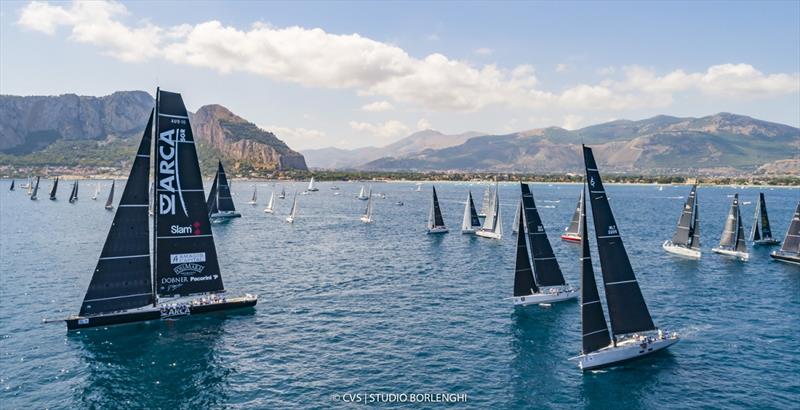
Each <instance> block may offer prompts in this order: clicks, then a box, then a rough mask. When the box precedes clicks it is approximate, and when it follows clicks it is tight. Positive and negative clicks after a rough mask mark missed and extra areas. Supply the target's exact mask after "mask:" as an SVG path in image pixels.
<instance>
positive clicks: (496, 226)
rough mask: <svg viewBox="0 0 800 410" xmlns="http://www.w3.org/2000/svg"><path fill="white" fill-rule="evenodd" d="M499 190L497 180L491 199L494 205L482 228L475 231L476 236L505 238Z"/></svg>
mask: <svg viewBox="0 0 800 410" xmlns="http://www.w3.org/2000/svg"><path fill="white" fill-rule="evenodd" d="M497 191H498V190H497V182H495V189H494V197H493V198H492V200H491V204H492V206H491V208H489V211H488V213H487V214H486V219H484V221H483V226H482V227H481V229H478V230H477V231H475V236H480V237H481V238H489V239H502V238H503V221H502V217H503V216H502V213H501V212H500V198H499V197H498V193H497Z"/></svg>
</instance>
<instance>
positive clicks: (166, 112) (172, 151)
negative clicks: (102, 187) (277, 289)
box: [65, 90, 258, 330]
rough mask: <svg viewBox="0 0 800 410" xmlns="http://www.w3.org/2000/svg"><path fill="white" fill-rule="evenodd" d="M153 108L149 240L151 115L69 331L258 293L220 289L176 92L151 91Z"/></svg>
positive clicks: (211, 308) (237, 302)
mask: <svg viewBox="0 0 800 410" xmlns="http://www.w3.org/2000/svg"><path fill="white" fill-rule="evenodd" d="M155 111H156V113H157V118H156V121H157V122H156V125H155V127H156V132H155V133H154V135H156V136H158V140H157V141H156V142H155V145H156V147H154V150H153V151H154V152H155V155H157V156H158V157H159V158H158V159H157V160H156V161H154V163H155V170H154V171H155V174H156V175H155V176H156V180H157V181H159V185H158V189H157V190H156V195H158V197H159V198H158V200H157V201H156V203H157V204H158V209H157V212H156V215H155V217H154V218H153V230H152V235H153V236H152V242H151V238H150V237H149V234H150V228H149V225H150V224H149V222H148V216H147V211H146V210H147V207H148V195H147V181H148V179H149V169H150V165H149V162H150V161H149V157H150V154H151V149H150V146H151V137H150V135H151V132H152V127H153V120H154V118H153V117H154V116H153V114H152V113H151V115H150V120H149V121H148V125H147V128H146V130H145V132H144V135H143V137H142V142H141V143H140V145H139V150H138V152H137V155H136V158H135V159H134V162H133V167H132V168H131V173H130V176H129V178H128V182H127V183H126V184H125V189H124V191H123V194H122V198H121V200H120V206H119V209H118V210H117V211H116V213H115V215H114V222H113V223H112V224H111V228H110V230H109V233H108V237H107V238H106V243H105V246H104V247H103V250H102V253H101V254H100V258H99V259H98V262H97V267H96V268H95V270H94V272H93V274H92V279H91V282H90V284H89V286H88V289H87V291H86V296H85V297H84V300H83V303H82V305H81V309H80V313H79V314H78V315H72V316H70V317H69V318H67V319H66V320H65V321H66V322H67V329H69V330H75V329H81V328H88V327H96V326H108V325H114V324H122V323H130V322H142V321H149V320H159V319H165V318H171V317H176V316H190V315H191V316H194V315H197V314H201V313H209V312H215V311H222V310H229V309H236V308H245V307H252V306H255V304H256V303H257V301H258V297H257V296H252V295H245V296H243V297H230V296H227V295H226V294H225V293H224V292H225V288H224V286H223V284H222V275H221V272H220V267H219V262H218V260H217V251H216V247H215V246H214V237H213V234H212V231H211V224H210V223H209V220H208V217H207V215H206V206H205V203H204V202H205V201H204V198H203V182H202V179H201V177H200V167H199V164H198V160H197V152H196V148H195V146H194V145H193V143H194V140H193V137H192V130H191V126H190V124H189V117H188V115H187V114H188V113H187V112H186V108H185V106H184V105H183V101H182V99H181V97H180V94H174V93H167V92H163V91H160V90H159V91H157V92H156V110H155ZM162 117H163V119H162ZM178 145H181V147H180V148H178ZM164 164H169V165H168V166H167V167H164ZM151 243H152V245H153V250H152V264H151V251H150V245H151Z"/></svg>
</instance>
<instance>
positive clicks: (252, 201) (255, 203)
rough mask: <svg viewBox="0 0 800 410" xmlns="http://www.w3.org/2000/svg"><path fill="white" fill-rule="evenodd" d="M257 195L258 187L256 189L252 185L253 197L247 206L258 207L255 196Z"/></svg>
mask: <svg viewBox="0 0 800 410" xmlns="http://www.w3.org/2000/svg"><path fill="white" fill-rule="evenodd" d="M257 193H258V187H256V185H255V184H253V197H252V198H250V202H248V203H247V204H248V205H253V206H255V205H258V200H257V196H256V195H257Z"/></svg>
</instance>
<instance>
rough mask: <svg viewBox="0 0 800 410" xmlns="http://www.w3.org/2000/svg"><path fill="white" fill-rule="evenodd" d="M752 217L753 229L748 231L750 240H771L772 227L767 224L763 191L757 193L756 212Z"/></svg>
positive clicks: (767, 217) (767, 218)
mask: <svg viewBox="0 0 800 410" xmlns="http://www.w3.org/2000/svg"><path fill="white" fill-rule="evenodd" d="M754 219H755V220H754V221H753V230H752V231H751V232H750V240H753V241H757V240H761V239H763V240H771V239H772V229H771V228H770V226H769V216H768V215H767V203H766V201H765V200H764V193H763V192H759V194H758V204H757V205H756V214H755V218H754Z"/></svg>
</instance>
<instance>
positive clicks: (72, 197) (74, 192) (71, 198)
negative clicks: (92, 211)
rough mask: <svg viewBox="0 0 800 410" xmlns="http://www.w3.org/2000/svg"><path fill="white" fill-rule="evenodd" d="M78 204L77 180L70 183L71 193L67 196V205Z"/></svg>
mask: <svg viewBox="0 0 800 410" xmlns="http://www.w3.org/2000/svg"><path fill="white" fill-rule="evenodd" d="M75 202H78V180H77V179H76V180H75V182H73V183H72V192H70V194H69V203H71V204H74V203H75Z"/></svg>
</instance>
